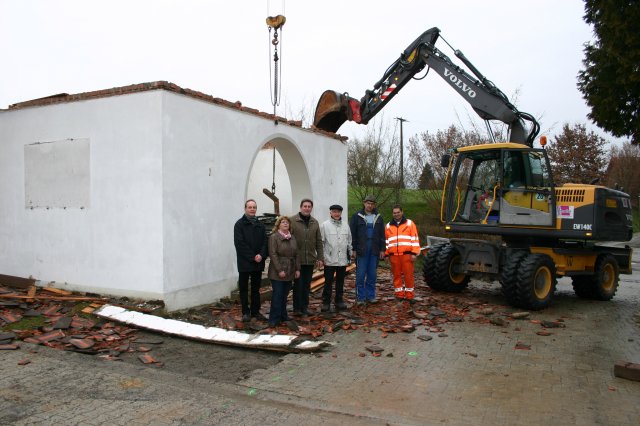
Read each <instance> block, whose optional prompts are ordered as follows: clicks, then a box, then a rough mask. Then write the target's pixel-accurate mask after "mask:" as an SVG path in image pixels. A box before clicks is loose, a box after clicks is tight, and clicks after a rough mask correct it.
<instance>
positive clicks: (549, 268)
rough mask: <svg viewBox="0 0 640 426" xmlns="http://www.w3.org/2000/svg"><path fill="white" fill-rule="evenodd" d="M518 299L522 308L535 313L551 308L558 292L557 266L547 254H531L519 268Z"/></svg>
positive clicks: (523, 260)
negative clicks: (554, 296) (556, 291)
mask: <svg viewBox="0 0 640 426" xmlns="http://www.w3.org/2000/svg"><path fill="white" fill-rule="evenodd" d="M517 274H518V281H517V288H516V297H517V300H518V304H519V305H520V307H522V308H525V309H531V310H534V311H537V310H540V309H544V308H546V307H547V306H549V303H551V299H552V298H553V293H554V292H555V290H556V284H557V279H556V265H555V264H554V263H553V260H552V259H551V257H549V256H547V255H546V254H540V253H529V254H528V255H527V256H525V257H524V258H523V259H522V261H521V262H520V265H519V267H518V273H517Z"/></svg>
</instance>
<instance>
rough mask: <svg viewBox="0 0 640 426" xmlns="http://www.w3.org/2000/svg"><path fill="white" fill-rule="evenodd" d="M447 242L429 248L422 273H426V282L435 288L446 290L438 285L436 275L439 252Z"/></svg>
mask: <svg viewBox="0 0 640 426" xmlns="http://www.w3.org/2000/svg"><path fill="white" fill-rule="evenodd" d="M444 246H445V244H436V245H434V246H433V247H431V248H430V249H429V252H428V253H427V256H426V257H425V260H424V264H423V266H422V273H423V275H424V282H425V283H426V284H427V285H428V286H429V287H431V288H432V289H434V290H440V291H441V290H444V289H443V288H442V287H441V286H439V285H438V280H437V277H436V260H437V259H438V253H439V252H440V250H442V248H443V247H444Z"/></svg>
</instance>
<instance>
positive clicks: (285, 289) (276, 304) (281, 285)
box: [269, 280, 291, 325]
mask: <svg viewBox="0 0 640 426" xmlns="http://www.w3.org/2000/svg"><path fill="white" fill-rule="evenodd" d="M290 289H291V282H289V281H278V280H271V291H272V293H271V309H270V310H269V323H270V324H272V325H275V324H279V323H280V322H282V321H288V320H289V316H288V315H287V297H288V296H289V290H290Z"/></svg>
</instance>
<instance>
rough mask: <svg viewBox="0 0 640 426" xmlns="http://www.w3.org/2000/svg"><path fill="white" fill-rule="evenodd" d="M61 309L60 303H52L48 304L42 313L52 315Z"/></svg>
mask: <svg viewBox="0 0 640 426" xmlns="http://www.w3.org/2000/svg"><path fill="white" fill-rule="evenodd" d="M59 310H60V305H51V306H46V307H45V308H44V309H43V310H42V311H40V312H42V315H45V316H52V315H55V314H56V312H58V311H59Z"/></svg>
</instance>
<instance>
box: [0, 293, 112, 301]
mask: <svg viewBox="0 0 640 426" xmlns="http://www.w3.org/2000/svg"><path fill="white" fill-rule="evenodd" d="M29 298H30V297H29V296H27V295H25V294H17V293H6V294H0V299H29ZM32 299H34V300H75V301H101V300H103V301H104V300H107V299H106V298H99V297H85V296H43V295H41V294H37V295H35V296H34V297H32Z"/></svg>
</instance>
